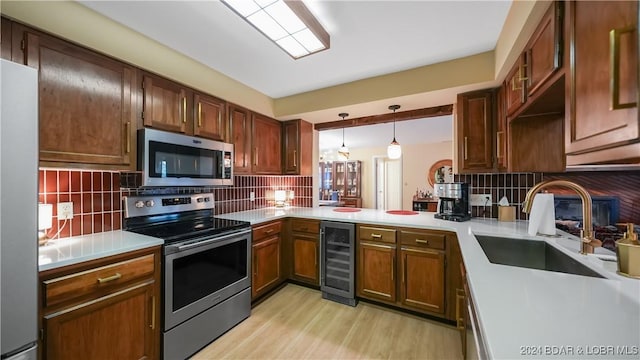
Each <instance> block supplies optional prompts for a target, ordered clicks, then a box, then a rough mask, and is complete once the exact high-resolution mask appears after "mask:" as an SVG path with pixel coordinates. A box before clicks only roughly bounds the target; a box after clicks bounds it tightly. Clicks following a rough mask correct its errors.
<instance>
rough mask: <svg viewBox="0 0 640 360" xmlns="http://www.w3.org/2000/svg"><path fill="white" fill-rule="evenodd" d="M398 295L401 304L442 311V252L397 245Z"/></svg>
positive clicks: (443, 282)
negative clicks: (399, 273)
mask: <svg viewBox="0 0 640 360" xmlns="http://www.w3.org/2000/svg"><path fill="white" fill-rule="evenodd" d="M400 257H401V259H400V269H401V272H402V274H401V275H400V276H401V281H400V283H401V285H400V298H401V301H402V303H403V304H404V305H405V306H408V307H412V308H417V309H420V310H427V311H431V312H436V313H444V294H445V277H444V253H442V252H439V251H432V250H427V249H411V248H404V247H403V248H401V250H400Z"/></svg>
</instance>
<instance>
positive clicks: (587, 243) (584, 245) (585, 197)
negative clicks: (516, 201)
mask: <svg viewBox="0 0 640 360" xmlns="http://www.w3.org/2000/svg"><path fill="white" fill-rule="evenodd" d="M552 186H560V187H564V188H568V189H571V190H573V191H575V192H576V193H578V195H579V196H580V200H582V231H581V234H580V237H581V246H580V253H581V254H593V251H594V248H595V247H598V246H602V242H601V241H600V240H598V239H596V238H594V237H593V222H592V219H591V214H592V203H591V195H589V193H588V192H587V190H586V189H585V188H583V187H582V186H580V185H578V184H576V183H574V182H572V181H567V180H547V181H542V182H539V183H537V184H536V185H534V186H533V187H532V188H531V189H530V190H529V191H528V192H527V196H526V197H525V199H524V202H523V203H522V211H523V212H525V213H529V212H531V206H532V204H533V199H534V197H535V196H536V194H537V193H538V192H539V191H540V190H542V189H544V188H547V187H552Z"/></svg>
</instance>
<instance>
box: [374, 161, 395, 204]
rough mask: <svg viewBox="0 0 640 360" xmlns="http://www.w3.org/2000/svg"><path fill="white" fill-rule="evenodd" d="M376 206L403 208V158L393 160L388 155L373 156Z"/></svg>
mask: <svg viewBox="0 0 640 360" xmlns="http://www.w3.org/2000/svg"><path fill="white" fill-rule="evenodd" d="M373 164H374V167H373V178H374V179H375V180H374V184H375V186H374V191H375V194H374V196H373V198H374V199H375V208H376V209H380V210H392V209H394V210H400V209H402V158H400V159H398V160H391V159H389V158H388V157H386V156H374V157H373Z"/></svg>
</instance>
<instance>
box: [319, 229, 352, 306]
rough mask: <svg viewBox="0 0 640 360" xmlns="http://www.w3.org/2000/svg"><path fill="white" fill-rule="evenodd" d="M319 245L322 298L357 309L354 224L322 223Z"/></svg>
mask: <svg viewBox="0 0 640 360" xmlns="http://www.w3.org/2000/svg"><path fill="white" fill-rule="evenodd" d="M320 241H321V244H320V246H321V248H320V290H321V291H322V298H324V299H328V300H332V301H336V302H339V303H342V304H346V305H351V306H356V298H355V276H354V275H355V224H349V223H341V222H335V221H322V222H321V223H320Z"/></svg>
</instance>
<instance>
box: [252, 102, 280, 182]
mask: <svg viewBox="0 0 640 360" xmlns="http://www.w3.org/2000/svg"><path fill="white" fill-rule="evenodd" d="M281 131H282V127H281V124H280V122H279V121H277V120H274V119H270V118H268V117H265V116H262V115H260V114H254V115H253V131H252V134H251V140H252V141H253V173H254V174H272V175H279V174H280V173H281V172H282V166H281V164H282V155H281V154H282V152H281V147H282V145H281V144H280V138H281V137H282V134H281Z"/></svg>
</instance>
